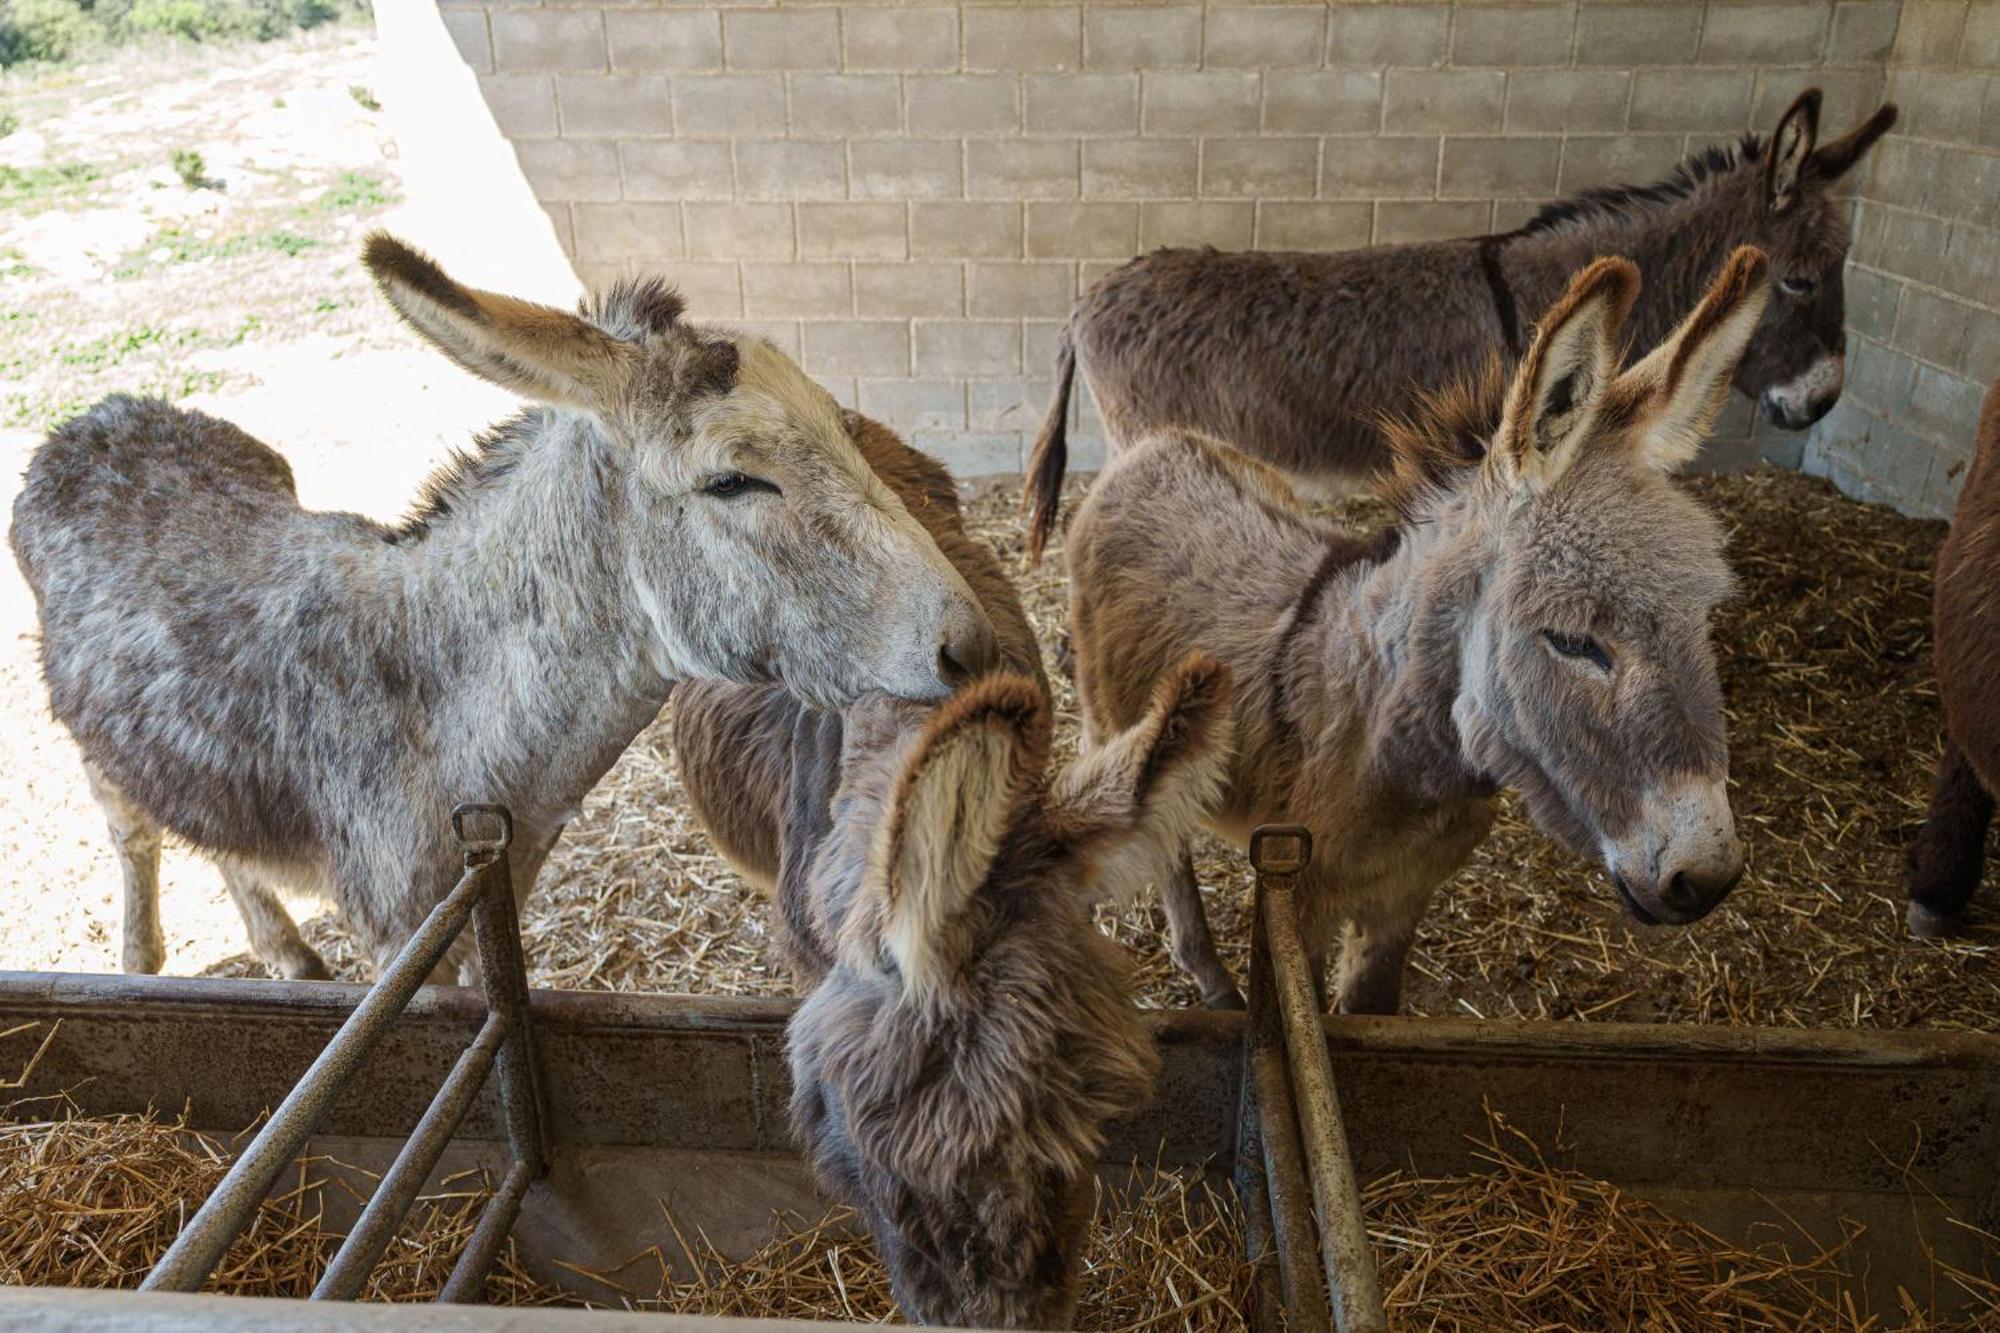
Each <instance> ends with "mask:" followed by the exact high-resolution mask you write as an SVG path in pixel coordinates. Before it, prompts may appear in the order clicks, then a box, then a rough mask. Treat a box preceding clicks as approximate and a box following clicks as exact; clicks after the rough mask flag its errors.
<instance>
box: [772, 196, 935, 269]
mask: <svg viewBox="0 0 2000 1333" xmlns="http://www.w3.org/2000/svg"><path fill="white" fill-rule="evenodd" d="M798 221H799V258H801V259H901V258H903V257H904V256H906V255H908V254H909V252H910V232H909V207H908V205H906V204H901V203H881V204H816V203H802V204H800V205H799V206H798Z"/></svg>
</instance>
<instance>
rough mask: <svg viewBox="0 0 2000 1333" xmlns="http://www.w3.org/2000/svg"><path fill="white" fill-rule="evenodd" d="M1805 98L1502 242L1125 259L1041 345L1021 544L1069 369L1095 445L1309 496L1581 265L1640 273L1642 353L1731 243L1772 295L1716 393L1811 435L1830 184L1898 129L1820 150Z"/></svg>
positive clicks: (1638, 342) (1373, 459) (1826, 401)
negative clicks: (1047, 378) (1044, 350)
mask: <svg viewBox="0 0 2000 1333" xmlns="http://www.w3.org/2000/svg"><path fill="white" fill-rule="evenodd" d="M1819 106H1820V93H1819V90H1818V89H1816V88H1814V89H1808V90H1807V91H1806V92H1805V93H1803V94H1801V95H1800V97H1799V99H1798V100H1797V101H1796V102H1794V103H1793V104H1792V106H1791V108H1790V109H1789V110H1787V111H1786V112H1785V114H1784V116H1783V118H1782V119H1780V121H1779V122H1778V129H1777V132H1776V133H1775V134H1774V135H1773V136H1772V137H1771V141H1770V144H1769V146H1768V147H1767V146H1765V145H1764V144H1763V143H1762V142H1761V141H1760V140H1758V139H1757V138H1755V137H1747V138H1745V139H1744V140H1742V142H1740V143H1738V144H1735V145H1732V146H1729V147H1726V148H1711V149H1709V150H1707V151H1706V152H1703V153H1699V154H1696V155H1695V156H1693V157H1691V158H1689V159H1688V160H1687V161H1686V162H1684V163H1682V164H1681V166H1680V167H1679V169H1678V170H1676V171H1675V172H1674V174H1673V175H1672V176H1671V177H1670V178H1668V179H1667V180H1665V181H1662V182H1661V183H1659V184H1657V185H1651V186H1627V187H1622V188H1617V189H1608V190H1593V191H1591V192H1589V193H1587V194H1583V195H1579V196H1577V197H1575V198H1573V199H1564V200H1560V201H1558V202H1556V203H1554V204H1551V205H1549V206H1548V207H1547V208H1545V209H1543V210H1542V212H1541V214H1540V215H1539V216H1537V217H1536V218H1534V219H1533V220H1532V221H1530V222H1528V223H1527V224H1526V225H1525V226H1523V227H1521V228H1519V229H1518V230H1515V231H1512V232H1509V233H1507V234H1505V235H1502V236H1485V237H1469V238H1466V239H1462V240H1451V241H1434V242H1425V243H1421V244H1412V245H1391V246H1377V247H1375V248H1373V249H1367V250H1352V251H1347V252H1345V253H1341V254H1218V253H1216V252H1215V251H1214V250H1160V251H1156V252H1154V253H1153V254H1150V255H1146V256H1143V257H1142V258H1139V259H1135V260H1133V261H1132V262H1131V263H1129V264H1127V265H1125V266H1124V267H1123V268H1120V269H1118V270H1116V271H1115V272H1113V273H1111V274H1109V275H1107V276H1106V277H1105V278H1104V279H1103V280H1101V281H1100V282H1099V283H1098V284H1097V285H1096V286H1095V287H1093V288H1092V289H1091V290H1090V291H1089V292H1088V293H1087V294H1086V295H1085V296H1084V298H1083V300H1082V301H1081V302H1079V303H1078V305H1077V308H1076V310H1075V312H1074V313H1073V314H1072V315H1071V316H1070V322H1069V327H1068V329H1067V331H1066V332H1065V333H1064V335H1063V340H1062V343H1061V345H1060V347H1059V350H1058V352H1057V358H1056V396H1055V401H1054V403H1053V404H1052V405H1051V407H1050V409H1049V415H1048V419H1047V422H1046V423H1045V424H1044V425H1043V427H1042V433H1041V437H1040V438H1039V439H1038V440H1037V441H1036V442H1035V448H1034V452H1033V454H1032V455H1031V456H1030V460H1029V463H1028V474H1029V478H1030V480H1029V492H1028V503H1029V505H1030V507H1031V509H1032V510H1033V515H1034V516H1033V520H1032V522H1031V523H1030V526H1029V534H1028V545H1029V552H1030V554H1031V555H1032V556H1033V557H1035V558H1037V559H1039V558H1040V555H1041V552H1042V548H1043V546H1044V545H1045V543H1046V542H1047V540H1048V536H1049V534H1050V532H1051V531H1053V525H1054V523H1055V518H1056V508H1057V505H1058V504H1059V502H1060V499H1061V492H1062V474H1063V469H1064V466H1065V463H1066V459H1067V452H1068V447H1067V444H1066V439H1065V431H1066V429H1067V427H1066V420H1067V414H1068V409H1069V398H1070V391H1071V379H1072V377H1073V375H1074V373H1075V372H1076V371H1077V370H1079V369H1080V370H1081V371H1082V373H1083V377H1084V379H1085V380H1086V381H1087V382H1088V383H1089V385H1090V390H1091V393H1092V395H1093V396H1094V397H1095V398H1096V400H1097V406H1098V409H1099V411H1100V413H1101V414H1102V416H1103V418H1104V424H1105V429H1106V431H1107V432H1108V434H1109V435H1110V436H1111V437H1112V438H1113V439H1114V440H1117V441H1120V442H1125V443H1130V442H1131V441H1133V440H1136V439H1138V438H1139V437H1140V436H1141V435H1145V434H1150V433H1157V432H1169V431H1173V432H1180V433H1182V434H1186V435H1190V436H1194V437H1197V438H1200V439H1205V440H1208V441H1211V442H1213V443H1222V444H1228V445H1230V446H1231V447H1233V448H1236V449H1241V450H1243V451H1245V452H1247V453H1249V454H1251V455H1252V456H1253V457H1256V458H1259V459H1262V460H1263V461H1264V462H1266V463H1269V464H1271V465H1272V466H1274V467H1276V468H1278V469H1280V470H1281V471H1283V472H1285V473H1286V474H1287V475H1288V476H1289V477H1290V478H1291V479H1292V480H1293V481H1295V482H1297V483H1300V484H1302V485H1305V486H1307V487H1309V488H1311V489H1325V490H1337V489H1345V488H1348V487H1351V486H1352V485H1354V484H1355V483H1357V482H1360V481H1363V480H1365V479H1366V478H1367V477H1369V476H1370V475H1371V474H1373V473H1375V472H1377V471H1378V470H1380V469H1381V468H1383V467H1384V466H1385V465H1387V463H1388V462H1389V459H1388V455H1387V454H1386V453H1385V451H1384V449H1383V445H1382V440H1381V436H1380V433H1379V432H1378V431H1377V430H1376V422H1377V421H1378V419H1379V418H1381V417H1382V416H1384V415H1408V414H1409V413H1410V412H1411V411H1413V410H1414V409H1415V406H1416V402H1417V397H1418V395H1419V394H1420V393H1421V392H1423V391H1426V390H1430V391H1436V390H1441V389H1443V388H1445V387H1446V386H1447V385H1450V384H1452V383H1454V382H1455V381H1458V380H1462V379H1466V378H1469V377H1471V376H1473V375H1475V374H1477V373H1478V371H1479V368H1480V366H1481V365H1482V364H1483V363H1484V362H1485V360H1486V358H1487V357H1488V356H1489V355H1490V354H1491V352H1492V350H1493V349H1494V348H1495V347H1498V346H1504V347H1506V348H1508V349H1509V352H1510V358H1511V357H1518V355H1519V352H1520V347H1519V343H1520V335H1521V332H1522V330H1520V329H1519V328H1518V327H1517V320H1518V318H1519V316H1518V314H1517V311H1535V310H1540V309H1543V308H1546V307H1547V306H1548V305H1550V304H1552V303H1553V302H1554V301H1555V299H1556V297H1557V296H1558V295H1560V294H1561V292H1562V290H1563V287H1564V285H1565V284H1566V283H1567V282H1568V281H1569V278H1570V275H1571V274H1572V273H1574V272H1575V271H1576V270H1577V269H1579V268H1581V267H1583V266H1584V265H1585V264H1587V263H1589V262H1590V260H1592V259H1593V258H1595V257H1597V256H1599V255H1624V256H1626V257H1627V258H1629V259H1631V260H1632V261H1633V262H1634V263H1636V264H1637V265H1638V266H1639V269H1640V272H1641V274H1642V275H1643V277H1644V280H1645V289H1644V291H1643V292H1642V294H1641V295H1640V297H1639V301H1638V304H1637V306H1636V307H1635V308H1634V310H1633V312H1632V320H1631V329H1632V341H1633V345H1635V346H1639V347H1652V346H1654V345H1656V344H1657V343H1658V342H1659V341H1660V339H1662V338H1664V337H1665V336H1666V335H1667V333H1668V332H1669V331H1670V330H1671V329H1672V328H1673V325H1674V321H1675V320H1677V319H1678V318H1679V317H1680V315H1681V312H1682V311H1684V310H1686V309H1688V308H1689V307H1690V306H1692V305H1693V304H1694V302H1695V300H1696V298H1698V297H1699V296H1700V294H1701V293H1702V292H1703V291H1704V290H1705V289H1706V288H1707V287H1708V285H1709V283H1710V281H1711V280H1713V278H1714V277H1715V274H1716V272H1717V270H1718V269H1720V268H1721V266H1722V262H1723V259H1724V257H1725V256H1726V255H1728V254H1729V252H1730V251H1731V250H1732V249H1734V248H1735V247H1737V246H1740V245H1754V246H1757V247H1759V248H1761V249H1762V250H1764V251H1765V252H1766V253H1767V254H1769V255H1770V257H1771V276H1772V285H1773V291H1774V298H1773V299H1772V300H1771V302H1770V303H1769V306H1768V308H1767V309H1766V311H1765V315H1764V322H1763V325H1762V326H1761V327H1760V328H1759V329H1758V330H1757V333H1756V336H1755V337H1753V338H1752V339H1751V343H1750V347H1749V349H1748V350H1747V352H1746V353H1745V354H1744V356H1743V358H1742V359H1741V360H1740V361H1739V362H1738V364H1737V368H1736V372H1735V383H1736V386H1737V387H1738V388H1740V389H1741V390H1743V392H1745V393H1747V394H1750V395H1752V396H1754V397H1760V398H1761V401H1762V404H1763V408H1764V412H1765V415H1767V416H1768V417H1770V418H1771V419H1772V420H1773V421H1775V422H1777V423H1778V424H1780V425H1783V426H1786V427H1789V428H1792V429H1803V428H1804V427H1806V426H1809V425H1811V424H1812V423H1813V422H1814V421H1816V420H1818V419H1819V418H1820V417H1821V416H1822V415H1824V414H1825V413H1826V412H1827V410H1828V409H1830V408H1831V407H1832V406H1833V404H1834V401H1835V400H1836V399H1837V398H1838V397H1839V396H1840V389H1841V383H1842V370H1841V355H1842V352H1843V350H1844V349H1845V346H1846V333H1845V327H1844V326H1845V313H1844V309H1843V300H1844V298H1843V295H1842V285H1841V266H1842V264H1843V262H1844V261H1845V260H1846V257H1847V245H1848V235H1847V223H1846V220H1845V215H1846V209H1845V207H1844V205H1843V204H1841V203H1840V202H1838V201H1835V200H1833V199H1830V198H1828V197H1827V187H1828V186H1829V185H1831V184H1832V183H1833V182H1834V181H1836V180H1838V179H1839V178H1840V177H1841V176H1842V175H1844V174H1845V173H1846V172H1847V171H1848V170H1849V168H1851V167H1852V166H1853V165H1854V163H1855V162H1856V161H1857V160H1858V159H1859V158H1860V156H1861V155H1862V153H1864V152H1866V151H1867V150H1868V148H1869V147H1870V146H1871V145H1872V144H1873V143H1874V142H1875V141H1876V140H1877V139H1879V138H1881V137H1882V135H1884V134H1886V133H1887V132H1888V130H1889V128H1890V126H1892V125H1894V124H1895V122H1896V109H1895V108H1894V107H1893V106H1885V107H1883V108H1882V109H1880V110H1879V111H1877V112H1876V113H1875V114H1874V115H1873V116H1872V117H1870V118H1869V120H1868V121H1867V123H1866V124H1864V125H1862V126H1860V127H1859V128H1858V129H1856V130H1854V131H1853V132H1852V133H1850V134H1848V135H1847V136H1846V137H1844V138H1841V139H1837V140H1835V141H1834V142H1832V143H1829V144H1826V145H1824V146H1817V145H1816V142H1815V141H1816V138H1817V135H1818V129H1819ZM1413 330H1420V332H1417V333H1413V332H1412V331H1413Z"/></svg>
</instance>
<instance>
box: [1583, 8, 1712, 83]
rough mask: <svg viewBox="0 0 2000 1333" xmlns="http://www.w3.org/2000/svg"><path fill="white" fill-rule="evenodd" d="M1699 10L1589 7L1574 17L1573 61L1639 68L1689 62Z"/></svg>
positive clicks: (1698, 34) (1696, 37)
mask: <svg viewBox="0 0 2000 1333" xmlns="http://www.w3.org/2000/svg"><path fill="white" fill-rule="evenodd" d="M1702 9H1703V6H1701V5H1691V4H1667V5H1660V4H1642V5H1603V4H1587V5H1585V6H1584V7H1583V8H1582V10H1581V11H1580V12H1579V13H1578V14H1577V18H1576V63H1577V64H1579V65H1622V66H1625V67H1626V68H1641V67H1644V66H1647V65H1671V64H1677V63H1680V62H1682V61H1688V60H1693V59H1694V55H1695V45H1696V43H1697V42H1698V41H1699V39H1700V37H1701V16H1702Z"/></svg>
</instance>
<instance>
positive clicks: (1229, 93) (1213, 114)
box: [1141, 70, 1258, 134]
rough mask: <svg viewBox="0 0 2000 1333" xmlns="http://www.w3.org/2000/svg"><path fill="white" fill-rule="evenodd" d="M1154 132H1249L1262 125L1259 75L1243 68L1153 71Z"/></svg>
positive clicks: (1147, 98) (1149, 106) (1148, 125)
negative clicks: (1258, 102) (1193, 71)
mask: <svg viewBox="0 0 2000 1333" xmlns="http://www.w3.org/2000/svg"><path fill="white" fill-rule="evenodd" d="M1143 83H1144V88H1143V89H1142V92H1141V96H1142V99H1143V101H1144V104H1145V111H1144V116H1145V130H1146V133H1148V134H1230V133H1236V134H1247V133H1250V132H1252V131H1254V130H1255V129H1256V128H1257V100H1258V99H1257V87H1258V85H1257V76H1256V75H1255V74H1252V73H1249V72H1246V71H1239V70H1219V71H1215V72H1212V73H1210V72H1203V73H1177V72H1168V73H1164V74H1154V73H1152V72H1150V71H1149V72H1147V73H1146V74H1145V76H1144V78H1143Z"/></svg>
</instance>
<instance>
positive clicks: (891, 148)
mask: <svg viewBox="0 0 2000 1333" xmlns="http://www.w3.org/2000/svg"><path fill="white" fill-rule="evenodd" d="M847 154H848V190H849V192H850V193H851V194H852V195H853V197H854V198H856V199H949V198H952V197H954V196H957V195H961V194H963V193H964V192H965V182H964V176H963V173H962V172H961V170H960V162H959V144H958V140H956V139H880V140H859V141H856V142H854V143H850V144H849V145H848V147H847Z"/></svg>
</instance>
